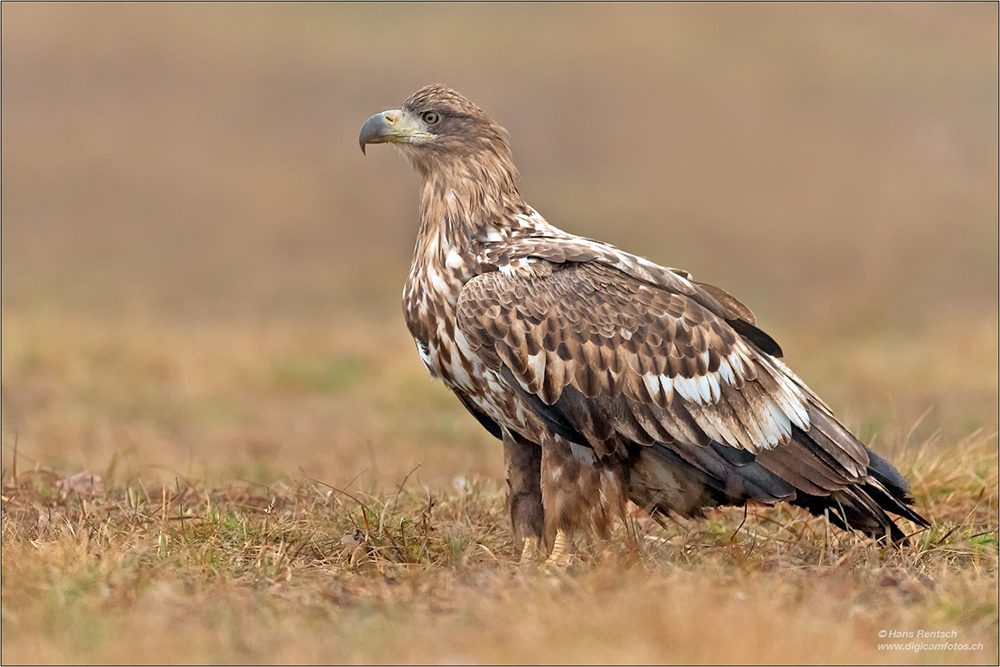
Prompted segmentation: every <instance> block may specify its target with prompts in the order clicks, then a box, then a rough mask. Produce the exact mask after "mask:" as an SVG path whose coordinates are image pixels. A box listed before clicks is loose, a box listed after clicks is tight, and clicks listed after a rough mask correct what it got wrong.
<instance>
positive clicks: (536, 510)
mask: <svg viewBox="0 0 1000 667" xmlns="http://www.w3.org/2000/svg"><path fill="white" fill-rule="evenodd" d="M503 458H504V463H505V464H506V467H507V510H508V511H509V512H510V523H511V526H512V528H513V530H514V544H515V545H517V548H518V549H519V550H520V553H521V555H520V561H521V562H522V563H529V562H534V561H535V560H537V558H538V552H539V544H540V542H541V539H542V530H543V528H544V527H545V512H544V509H543V507H542V486H541V473H542V448H541V447H539V446H538V445H536V444H535V443H533V442H529V441H528V440H525V439H524V438H522V437H521V436H519V435H517V434H516V433H510V432H509V431H508V430H507V429H504V430H503Z"/></svg>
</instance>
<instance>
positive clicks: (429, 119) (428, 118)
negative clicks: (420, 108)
mask: <svg viewBox="0 0 1000 667" xmlns="http://www.w3.org/2000/svg"><path fill="white" fill-rule="evenodd" d="M420 117H421V118H422V119H423V121H424V123H426V124H427V125H433V124H434V123H436V122H438V121H439V120H441V116H439V115H438V114H437V112H436V111H425V112H424V113H422V114H420Z"/></svg>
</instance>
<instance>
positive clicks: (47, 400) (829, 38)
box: [0, 3, 1000, 664]
mask: <svg viewBox="0 0 1000 667" xmlns="http://www.w3.org/2000/svg"><path fill="white" fill-rule="evenodd" d="M2 30H3V32H2V38H3V39H2V93H3V101H2V166H3V171H2V320H3V321H2V399H3V403H2V468H3V470H2V493H3V518H2V522H3V523H2V547H3V552H2V632H3V638H4V641H3V644H2V656H0V657H2V661H3V662H4V663H62V662H75V663H79V662H87V663H91V662H92V663H105V662H112V663H134V662H145V663H163V662H168V663H169V662H187V663H201V662H211V663H233V662H236V663H259V662H279V663H284V662H291V663H297V662H312V663H316V662H318V663H329V662H351V663H357V662H360V663H372V662H374V663H397V662H398V663H442V662H443V663H472V662H476V663H481V662H486V663H496V662H501V663H596V664H604V663H677V662H695V663H718V662H721V663H747V662H750V663H755V662H759V663H766V664H783V663H789V664H799V663H830V662H833V663H858V664H869V663H920V664H924V663H966V662H972V663H994V664H996V663H997V660H998V642H997V631H998V607H997V595H998V579H997V566H998V532H997V531H998V457H997V429H998V400H1000V399H998V394H1000V392H998V363H1000V361H998V254H1000V253H998V244H1000V243H998V228H1000V223H998V202H1000V195H998V129H997V127H998V118H1000V114H998V57H997V53H998V44H997V34H998V7H997V5H996V4H987V3H983V4H974V3H973V4H929V3H928V4H902V3H900V4H877V5H868V4H821V5H805V4H762V5H758V4H752V5H742V4H719V5H716V4H666V5H656V4H626V5H610V4H586V5H576V4H543V5H528V4H482V5H452V4H423V3H420V4H377V5H362V4H357V5H355V4H289V5H281V4H267V5H246V4H239V5H232V4H213V5H201V4H179V5H169V4H106V5H105V4H82V5H75V4H70V3H57V4H40V3H39V4H36V3H23V4H9V3H4V4H3V6H2ZM434 81H441V82H445V83H448V84H449V85H451V86H453V87H455V88H456V89H458V90H460V91H462V92H463V93H465V94H466V95H468V96H469V97H471V98H472V99H474V100H475V101H477V102H478V103H479V104H480V105H481V106H483V108H485V109H486V110H487V111H488V112H489V113H490V114H492V115H493V116H494V117H495V118H496V119H498V120H499V121H500V122H501V123H502V124H503V125H504V126H505V127H506V128H507V129H508V130H509V131H510V133H511V138H512V144H513V148H514V154H515V158H516V159H517V162H518V165H519V167H520V169H521V174H522V188H521V191H522V193H523V194H524V195H525V197H526V198H527V200H528V201H529V202H530V203H531V204H532V205H534V206H535V207H536V208H537V209H539V210H540V211H541V212H542V213H543V214H544V215H546V216H547V217H548V218H549V219H550V220H551V221H552V222H554V223H555V224H557V225H559V226H561V227H563V228H565V229H567V230H569V231H573V232H576V233H580V234H584V235H587V236H593V237H599V238H601V239H603V240H607V241H610V242H612V243H616V244H618V245H620V246H622V247H624V248H626V249H628V250H632V251H636V252H639V253H640V254H643V255H645V256H647V257H649V258H651V259H653V260H655V261H658V262H661V263H663V264H666V265H670V266H679V267H683V268H686V269H689V270H690V271H692V272H693V273H694V274H695V276H696V277H697V278H699V279H700V280H705V281H708V282H712V283H715V284H718V285H721V286H723V287H725V288H726V289H728V290H729V291H731V292H733V293H734V294H735V295H736V296H737V297H739V298H741V299H742V300H743V301H745V302H746V303H747V304H748V305H749V306H750V307H751V308H753V309H754V311H755V312H756V313H757V316H758V320H759V321H760V323H761V324H762V326H763V327H764V328H765V329H766V330H767V331H769V332H770V333H771V334H772V335H773V336H774V337H775V338H776V339H777V340H778V341H779V342H780V343H781V344H782V346H783V347H784V349H785V352H786V355H787V361H788V363H789V365H790V366H791V367H792V368H794V369H795V370H796V371H797V372H798V373H799V375H801V376H802V378H803V379H805V380H806V381H807V382H808V383H809V384H810V385H811V386H812V387H813V388H814V389H815V390H816V391H817V392H818V393H819V394H820V395H821V396H822V397H824V398H825V400H826V401H827V402H828V403H829V404H830V405H831V406H832V407H833V408H834V410H835V411H836V412H837V414H838V415H840V417H841V419H842V420H843V421H844V423H845V424H846V425H848V426H849V427H850V428H852V429H853V430H854V431H855V432H856V433H857V434H858V435H859V436H860V437H861V438H862V439H863V440H865V441H866V442H870V443H871V446H872V447H873V448H874V449H875V450H876V451H878V452H880V453H882V454H884V455H886V456H888V457H889V458H890V459H891V460H892V461H893V462H894V463H895V464H896V465H897V466H898V467H899V468H900V470H901V471H902V472H903V473H904V475H905V476H906V477H907V478H908V479H909V480H910V481H911V483H912V485H913V491H914V497H915V499H916V504H917V508H918V510H919V511H920V512H921V513H922V514H924V516H926V517H928V518H929V519H931V520H932V523H933V527H932V528H931V529H930V530H927V531H924V532H921V533H918V534H916V535H915V536H914V537H913V538H912V540H911V543H910V544H909V545H908V546H904V547H902V548H900V549H891V548H880V547H878V546H877V545H875V544H872V543H871V542H869V541H866V540H863V539H861V538H858V537H856V536H853V535H849V534H847V533H844V532H841V531H838V530H837V529H835V528H831V527H829V526H827V525H826V524H825V522H824V521H823V520H822V519H820V518H813V517H810V516H809V515H807V514H805V513H803V512H800V511H798V510H796V509H794V508H787V507H778V508H763V507H750V508H747V511H746V515H744V509H743V508H729V509H725V510H720V511H710V512H708V513H707V515H706V517H705V518H704V519H701V520H691V521H688V520H678V521H673V522H670V523H669V524H668V526H667V527H665V528H662V527H659V526H657V525H656V524H654V523H651V522H650V521H649V519H648V518H645V517H643V516H639V515H638V514H637V515H636V516H634V517H632V518H631V520H630V525H629V526H621V527H620V528H619V530H618V532H617V534H616V536H615V538H614V539H612V540H611V541H610V542H608V543H596V544H582V545H581V554H580V558H579V562H578V563H577V564H576V565H575V566H574V567H573V568H572V569H570V570H569V571H566V572H549V571H545V570H541V571H534V570H532V571H524V570H521V569H519V568H518V567H517V566H516V564H514V562H513V559H514V549H513V546H512V544H511V540H510V533H509V525H508V522H507V520H506V518H505V517H504V512H503V469H502V455H501V451H500V447H499V443H497V442H496V441H495V440H493V439H492V438H491V437H490V436H489V434H488V433H486V432H485V431H484V430H483V429H482V428H481V427H480V426H479V425H478V424H477V423H476V422H475V420H474V419H472V418H471V417H470V416H469V415H467V414H466V413H465V412H464V410H463V408H462V407H461V406H460V404H459V403H458V401H457V400H455V399H454V398H453V397H452V396H451V395H450V394H449V393H448V391H447V390H446V389H444V388H443V387H442V386H441V385H440V383H433V384H432V383H430V382H429V377H428V375H427V373H426V371H425V370H424V368H423V366H422V365H421V363H420V361H419V359H418V357H417V355H416V353H415V351H414V349H413V345H412V342H411V341H410V339H409V338H408V335H407V333H406V330H405V327H404V325H403V322H402V316H401V314H400V312H399V293H400V291H401V288H402V282H403V279H404V276H405V274H406V271H407V268H408V266H409V257H410V252H411V250H412V246H413V239H414V235H415V231H416V199H417V176H416V175H415V174H413V173H411V171H410V169H409V167H408V166H407V165H405V164H404V163H403V161H402V160H400V159H399V158H398V157H397V156H396V155H394V154H393V153H394V152H393V151H391V150H388V149H385V147H373V149H372V150H369V155H368V157H367V158H365V157H363V156H362V155H361V153H360V151H359V150H358V146H357V133H358V130H359V129H360V126H361V124H362V123H363V122H364V120H365V119H366V118H367V117H368V116H369V115H370V114H372V113H374V112H377V111H381V110H383V109H387V108H391V107H394V106H397V105H398V104H399V103H400V102H401V101H402V100H403V99H404V98H405V97H406V96H407V95H409V93H411V92H412V91H413V90H415V89H417V88H418V87H420V86H421V85H424V84H426V83H430V82H434ZM380 149H382V150H380ZM906 528H907V529H909V530H913V526H906ZM627 530H634V531H635V532H636V533H637V534H638V535H639V539H638V541H637V543H632V542H630V540H628V539H627V538H626V531H627ZM883 630H884V631H886V632H887V633H888V632H890V631H896V632H913V633H914V636H913V637H912V638H907V637H904V638H902V639H895V638H893V637H891V636H890V637H887V638H883V639H880V638H879V632H880V631H883ZM922 630H923V631H954V632H955V634H954V636H953V637H951V638H948V639H921V638H919V637H918V636H917V635H916V633H917V632H919V631H922ZM913 641H918V642H924V641H926V642H928V643H939V642H942V641H950V642H953V643H955V644H958V645H966V644H968V645H973V648H969V649H968V650H964V649H957V648H954V647H952V648H945V649H932V648H927V649H924V650H921V651H919V652H918V651H917V650H915V649H913V648H912V647H911V648H910V649H898V650H886V649H880V648H879V644H880V643H883V642H898V643H903V644H904V645H905V644H906V643H907V642H913Z"/></svg>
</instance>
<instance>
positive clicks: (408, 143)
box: [359, 84, 515, 176]
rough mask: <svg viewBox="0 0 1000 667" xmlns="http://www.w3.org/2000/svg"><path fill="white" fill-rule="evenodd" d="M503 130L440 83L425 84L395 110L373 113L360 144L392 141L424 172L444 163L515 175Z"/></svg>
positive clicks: (444, 165) (363, 128)
mask: <svg viewBox="0 0 1000 667" xmlns="http://www.w3.org/2000/svg"><path fill="white" fill-rule="evenodd" d="M506 135H507V133H506V131H505V130H504V129H503V128H502V127H500V126H499V125H497V124H496V123H495V122H494V121H493V120H492V119H491V118H490V117H489V116H487V115H486V113H485V112H483V110H482V109H480V108H479V107H478V106H476V105H475V104H473V103H472V102H470V101H469V100H467V99H466V98H465V97H463V96H462V95H459V94H458V93H457V92H455V91H454V90H451V89H450V88H448V87H447V86H444V85H441V84H432V85H429V86H424V87H423V88H421V89H420V90H418V91H417V92H415V93H413V95H411V96H410V97H409V99H407V100H406V101H405V102H404V103H403V106H402V107H401V108H399V109H392V110H389V111H383V112H382V113H378V114H375V115H374V116H372V117H371V118H369V119H368V120H367V121H365V124H364V126H362V128H361V136H360V137H359V142H360V144H361V151H362V152H364V150H365V146H366V145H367V144H382V143H393V144H396V145H397V146H398V147H399V149H400V151H401V152H402V153H403V154H404V155H405V156H406V157H407V158H409V160H410V161H411V162H412V163H413V165H414V166H415V167H417V169H419V170H420V172H421V173H422V174H424V175H425V176H426V175H428V174H429V173H431V172H433V171H435V170H437V169H441V168H444V167H451V168H454V167H456V166H465V167H466V168H468V167H470V166H473V165H478V166H479V167H480V168H487V169H489V168H490V167H499V168H501V169H502V170H504V171H506V172H509V174H510V175H511V176H513V175H514V173H515V170H514V164H513V162H512V160H511V155H510V146H509V144H508V143H507V136H506Z"/></svg>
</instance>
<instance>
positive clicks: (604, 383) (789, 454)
mask: <svg viewBox="0 0 1000 667" xmlns="http://www.w3.org/2000/svg"><path fill="white" fill-rule="evenodd" d="M359 141H360V144H361V150H362V152H364V151H365V147H366V145H368V144H379V143H392V144H395V145H396V146H397V147H398V149H399V150H400V151H401V152H402V154H403V155H404V156H405V157H406V158H407V159H408V160H409V161H410V163H411V164H412V165H413V166H414V167H415V169H416V170H417V172H419V174H420V177H421V180H422V185H421V190H420V224H419V230H418V232H417V240H416V247H415V250H414V255H413V262H412V265H411V267H410V272H409V275H408V277H407V279H406V284H405V287H404V289H403V312H404V315H405V319H406V325H407V327H408V329H409V331H410V334H411V335H412V336H413V339H414V341H415V342H416V345H417V350H418V351H419V353H420V358H421V360H422V361H423V363H424V365H425V366H426V367H427V369H428V370H429V371H430V373H431V375H432V376H433V377H436V378H440V379H441V380H442V381H443V382H444V384H445V386H447V387H448V388H449V389H450V390H451V391H452V392H454V393H455V395H456V396H457V397H458V399H459V400H460V401H461V402H462V404H463V405H464V406H465V407H466V408H467V409H468V411H469V412H470V413H472V415H473V416H474V417H475V418H476V419H477V420H478V421H479V423H480V424H482V425H483V426H484V427H485V428H486V429H487V430H488V431H489V432H490V433H492V434H493V435H494V436H495V437H497V438H498V439H500V440H501V441H502V442H503V452H504V462H505V466H506V477H507V511H508V512H509V514H510V520H511V525H512V529H513V537H514V543H515V550H516V551H518V552H519V553H520V560H521V561H523V562H529V561H534V560H537V559H538V558H540V557H541V556H542V555H543V554H544V553H545V552H546V551H548V552H549V558H550V559H556V560H558V559H564V558H566V557H567V555H568V554H571V553H572V550H573V548H574V546H573V539H574V535H575V534H577V533H578V532H580V531H586V532H587V534H589V535H593V534H595V533H596V534H597V535H600V536H602V537H604V538H605V539H607V538H608V537H609V535H610V530H611V528H612V527H613V526H614V524H615V522H616V521H617V520H619V519H620V518H622V517H623V516H624V514H625V511H626V504H627V502H628V501H632V502H633V503H635V504H636V505H638V506H639V507H640V508H642V509H643V510H645V511H646V512H647V513H649V515H651V516H652V517H654V518H656V519H657V520H659V521H660V522H661V523H662V522H663V521H664V520H665V518H666V517H668V516H670V515H672V514H673V515H677V516H681V517H696V516H700V515H701V514H702V510H703V508H706V507H715V506H720V505H746V503H748V501H754V502H756V503H761V504H764V505H773V504H776V503H778V502H782V501H784V502H788V503H791V504H794V505H798V506H800V507H804V508H805V509H807V510H809V511H810V512H812V513H813V514H817V515H824V514H825V515H827V516H828V517H829V520H830V521H831V522H832V523H834V524H835V525H837V526H838V527H840V528H842V529H845V530H857V531H860V532H863V533H865V534H867V535H869V536H871V537H873V538H876V539H878V540H885V541H891V542H899V541H901V540H903V539H904V538H905V535H904V533H903V532H902V530H900V528H899V527H898V526H897V525H896V523H895V521H894V520H893V519H892V518H890V516H889V514H888V513H890V512H891V513H893V514H895V515H897V516H899V517H904V518H906V519H909V520H910V521H912V522H914V523H915V524H918V525H920V526H927V525H928V524H927V521H926V520H925V519H924V518H923V517H922V516H920V515H919V514H918V513H917V512H915V511H914V510H913V509H911V508H910V507H909V505H912V504H913V500H912V498H911V497H910V489H909V486H908V484H907V483H906V481H905V480H904V479H903V477H902V476H901V475H900V473H899V472H898V471H897V470H896V469H895V468H894V467H893V466H892V465H891V464H890V463H889V462H887V461H886V460H884V459H882V458H881V457H879V456H878V455H876V454H875V453H874V452H872V451H871V450H870V449H868V447H866V446H865V445H864V444H863V443H862V442H860V441H859V440H858V439H857V438H856V437H855V436H854V435H853V434H852V433H851V432H850V431H849V430H848V429H847V428H845V427H844V426H843V425H842V424H841V423H840V422H839V421H837V418H836V417H835V416H834V414H833V412H832V411H831V409H830V408H829V406H827V405H826V403H824V402H823V401H822V400H821V399H820V398H819V397H818V396H817V395H816V394H815V393H813V391H812V390H810V389H809V387H807V386H806V384H805V383H804V382H803V381H802V380H800V379H799V378H798V377H797V376H796V375H795V374H794V373H793V372H792V371H791V370H789V368H788V367H787V366H786V365H785V364H784V363H783V362H782V361H781V356H782V351H781V347H779V345H778V343H777V342H775V340H774V339H773V338H771V337H770V336H769V335H768V334H766V333H765V332H764V331H762V330H761V329H760V328H759V327H758V326H757V322H756V319H755V318H754V315H753V313H752V312H751V311H750V309H749V308H747V307H746V306H744V305H743V304H742V303H740V302H739V301H737V300H736V299H735V298H734V297H732V296H731V295H729V294H728V293H727V292H725V291H724V290H722V289H719V288H718V287H714V286H712V285H709V284H706V283H702V282H698V281H696V280H695V279H694V278H693V277H692V276H691V274H690V273H688V272H687V271H683V270H679V269H672V268H665V267H662V266H659V265H657V264H655V263H653V262H651V261H649V260H647V259H645V258H643V257H639V256H637V255H633V254H631V253H628V252H625V251H623V250H620V249H618V248H616V247H614V246H612V245H609V244H607V243H602V242H600V241H595V240H592V239H588V238H583V237H580V236H575V235H573V234H569V233H567V232H564V231H562V230H561V229H558V228H557V227H555V226H553V225H551V224H550V223H549V222H548V221H546V219H545V218H543V217H542V216H541V215H540V214H539V213H538V212H537V211H536V210H535V209H533V208H532V207H531V206H529V205H528V204H527V203H526V202H525V201H524V199H523V198H522V197H521V195H520V193H519V192H518V189H517V179H518V172H517V169H516V168H515V166H514V162H513V158H512V155H511V150H510V145H509V143H508V139H507V133H506V131H505V130H504V129H503V128H502V127H500V126H499V125H498V124H497V123H496V122H494V121H493V120H492V119H491V118H490V117H489V116H487V115H486V114H485V113H484V112H483V110H482V109H480V108H479V107H478V106H476V105H475V104H473V103H472V102H470V101H469V100H468V99H466V98H465V97H463V96H462V95H460V94H459V93H457V92H455V91H454V90H451V89H449V88H448V87H446V86H444V85H440V84H435V85H429V86H426V87H424V88H421V89H420V90H418V91H417V92H416V93H414V94H413V95H412V96H410V97H409V99H407V100H406V101H405V102H404V103H403V105H402V107H401V108H399V109H394V110H390V111H383V112H382V113H378V114H375V115H374V116H372V117H371V118H369V119H368V120H367V121H366V122H365V123H364V125H363V127H362V128H361V135H360V139H359Z"/></svg>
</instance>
